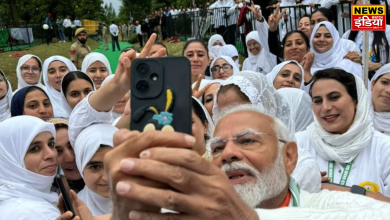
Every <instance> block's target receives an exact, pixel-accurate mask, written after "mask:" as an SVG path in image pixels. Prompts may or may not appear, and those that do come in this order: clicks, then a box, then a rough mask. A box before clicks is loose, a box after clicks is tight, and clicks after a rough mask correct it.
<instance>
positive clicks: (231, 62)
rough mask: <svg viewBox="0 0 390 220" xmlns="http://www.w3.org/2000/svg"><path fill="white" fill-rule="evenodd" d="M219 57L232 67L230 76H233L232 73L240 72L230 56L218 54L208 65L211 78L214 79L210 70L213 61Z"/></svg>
mask: <svg viewBox="0 0 390 220" xmlns="http://www.w3.org/2000/svg"><path fill="white" fill-rule="evenodd" d="M219 59H224V60H225V61H226V62H228V63H229V64H230V65H231V66H232V67H233V75H232V76H234V74H237V73H239V72H240V70H239V69H238V66H237V65H236V63H235V62H234V61H233V59H232V58H230V57H228V56H220V57H217V58H215V59H214V60H213V62H211V65H210V77H211V79H214V78H213V73H212V72H211V69H212V68H213V67H214V64H215V62H216V61H217V60H219Z"/></svg>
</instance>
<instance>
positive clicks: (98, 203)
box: [73, 124, 118, 216]
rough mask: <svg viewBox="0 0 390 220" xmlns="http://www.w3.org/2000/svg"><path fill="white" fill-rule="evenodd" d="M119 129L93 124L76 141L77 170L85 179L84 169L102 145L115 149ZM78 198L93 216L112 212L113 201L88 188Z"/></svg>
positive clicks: (107, 125) (108, 125)
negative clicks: (115, 136) (115, 135)
mask: <svg viewBox="0 0 390 220" xmlns="http://www.w3.org/2000/svg"><path fill="white" fill-rule="evenodd" d="M117 130H118V129H117V128H116V127H114V126H112V125H111V124H93V125H91V126H89V127H87V128H85V129H84V130H83V131H82V132H81V133H80V135H79V136H78V137H77V139H76V143H75V145H74V147H73V148H74V154H75V158H76V165H77V169H78V170H79V172H80V175H81V176H82V177H83V178H84V174H83V171H84V168H85V166H86V165H87V164H88V163H89V161H91V159H92V157H93V156H94V155H95V154H96V152H97V151H98V150H99V148H100V146H101V145H106V146H110V147H114V140H113V137H114V134H115V132H116V131H117ZM78 197H79V198H80V199H81V200H82V201H83V202H84V203H85V205H87V207H88V208H89V210H91V212H92V215H94V216H96V215H104V214H107V213H111V212H112V201H111V199H110V198H104V197H102V196H100V195H98V194H96V193H94V192H93V191H92V190H90V189H89V188H88V187H87V186H85V187H84V189H83V190H81V191H80V192H79V193H78Z"/></svg>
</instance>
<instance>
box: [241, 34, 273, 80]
mask: <svg viewBox="0 0 390 220" xmlns="http://www.w3.org/2000/svg"><path fill="white" fill-rule="evenodd" d="M250 40H255V41H257V42H258V43H259V44H260V45H261V49H260V52H259V53H258V54H257V55H253V54H252V53H251V52H250V51H249V48H247V52H248V58H247V59H248V60H249V62H245V65H244V66H243V67H242V70H243V71H244V70H250V71H255V72H262V73H264V74H267V73H269V72H271V70H272V68H274V66H276V56H275V55H273V54H272V53H271V52H270V51H269V47H268V38H264V37H261V38H260V37H259V33H258V32H257V31H252V32H250V33H249V34H248V35H247V36H246V40H245V44H247V45H248V41H250ZM260 69H261V70H260Z"/></svg>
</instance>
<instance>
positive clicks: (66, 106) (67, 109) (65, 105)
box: [60, 72, 96, 117]
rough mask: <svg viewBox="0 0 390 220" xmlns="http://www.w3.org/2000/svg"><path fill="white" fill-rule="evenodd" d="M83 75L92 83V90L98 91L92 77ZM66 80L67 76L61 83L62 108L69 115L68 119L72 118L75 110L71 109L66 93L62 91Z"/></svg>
mask: <svg viewBox="0 0 390 220" xmlns="http://www.w3.org/2000/svg"><path fill="white" fill-rule="evenodd" d="M81 73H83V74H85V75H86V76H87V77H88V78H89V79H90V80H91V82H92V85H93V86H92V88H93V91H96V87H95V84H94V83H93V81H92V79H91V77H89V76H88V74H86V73H84V72H81ZM64 79H65V76H64V77H62V81H61V102H60V103H61V106H62V109H63V110H65V112H66V113H67V114H68V117H70V114H71V113H72V111H73V109H72V108H71V107H70V105H69V103H68V101H67V100H66V97H65V92H66V91H65V92H64V91H63V90H62V83H63V82H64Z"/></svg>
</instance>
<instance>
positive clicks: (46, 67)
mask: <svg viewBox="0 0 390 220" xmlns="http://www.w3.org/2000/svg"><path fill="white" fill-rule="evenodd" d="M76 70H77V69H76V67H75V66H74V64H73V63H72V61H70V60H69V59H67V58H65V57H63V56H52V57H49V58H47V59H46V60H45V62H44V63H43V70H42V74H43V82H44V83H45V85H46V91H47V94H48V96H49V98H50V101H51V104H52V106H53V111H54V117H61V118H68V117H69V114H68V113H67V112H66V111H65V110H64V109H63V108H62V105H61V82H62V78H64V76H65V75H66V74H68V73H69V72H70V71H76Z"/></svg>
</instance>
